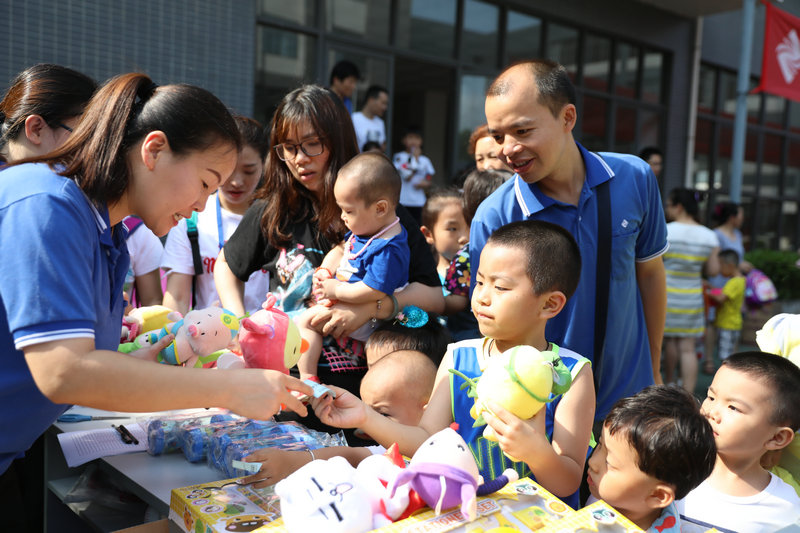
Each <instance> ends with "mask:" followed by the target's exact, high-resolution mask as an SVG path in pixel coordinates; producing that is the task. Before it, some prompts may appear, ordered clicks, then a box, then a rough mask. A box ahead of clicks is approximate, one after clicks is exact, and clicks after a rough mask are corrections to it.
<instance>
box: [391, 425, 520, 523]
mask: <svg viewBox="0 0 800 533" xmlns="http://www.w3.org/2000/svg"><path fill="white" fill-rule="evenodd" d="M457 427H458V425H457V424H452V425H451V427H449V428H445V429H443V430H441V431H439V432H437V433H434V434H433V435H431V436H430V437H428V439H427V440H426V441H425V442H423V443H422V444H421V445H420V447H419V448H418V449H417V451H416V453H414V456H413V457H412V458H411V462H410V463H409V465H408V467H407V468H405V469H404V470H402V471H401V472H400V473H399V474H398V475H397V477H396V478H395V479H394V481H393V482H392V483H391V484H390V489H389V491H390V495H392V496H394V494H395V491H396V490H397V488H398V487H400V486H402V485H404V484H409V486H410V487H411V488H412V489H413V490H414V491H416V492H417V494H419V496H420V497H421V498H422V500H423V501H424V502H425V503H426V504H428V506H429V507H430V508H432V509H433V510H435V511H436V514H439V513H440V512H441V511H442V509H447V508H450V507H454V506H456V505H459V504H460V506H461V514H463V515H464V516H466V517H468V518H469V519H470V520H475V518H476V517H477V514H478V509H477V495H479V494H488V493H490V492H494V491H496V490H499V489H500V488H502V487H503V486H504V485H506V484H507V483H509V482H512V481H516V480H517V479H519V476H518V475H517V473H516V472H515V471H514V470H510V469H509V470H506V471H505V472H503V474H502V475H501V476H499V477H498V478H497V479H496V480H492V481H490V482H489V483H487V484H483V478H482V477H481V475H480V474H479V473H478V465H477V464H476V463H475V458H474V457H473V456H472V452H471V451H470V449H469V447H468V446H467V443H466V442H464V439H463V438H462V437H461V435H459V434H458V433H457V432H456V430H455V429H454V428H457ZM479 485H480V487H479Z"/></svg>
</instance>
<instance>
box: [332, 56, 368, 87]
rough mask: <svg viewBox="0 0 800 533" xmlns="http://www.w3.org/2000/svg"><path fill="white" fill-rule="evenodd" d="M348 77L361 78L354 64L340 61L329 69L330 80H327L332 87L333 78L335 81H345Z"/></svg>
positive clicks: (343, 60) (344, 60)
mask: <svg viewBox="0 0 800 533" xmlns="http://www.w3.org/2000/svg"><path fill="white" fill-rule="evenodd" d="M350 77H355V78H356V79H358V78H360V77H361V73H360V72H359V71H358V67H357V66H356V64H355V63H353V62H352V61H348V60H346V59H342V60H341V61H339V62H338V63H336V64H335V65H334V66H333V68H332V69H331V79H330V80H329V84H330V85H333V80H334V78H335V79H337V80H346V79H347V78H350Z"/></svg>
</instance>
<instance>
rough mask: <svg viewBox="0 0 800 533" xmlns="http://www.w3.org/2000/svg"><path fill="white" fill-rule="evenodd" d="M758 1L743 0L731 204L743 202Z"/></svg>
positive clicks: (734, 124) (732, 158)
mask: <svg viewBox="0 0 800 533" xmlns="http://www.w3.org/2000/svg"><path fill="white" fill-rule="evenodd" d="M755 11H756V0H742V49H741V52H740V54H739V73H738V76H737V78H736V118H735V119H734V123H733V152H732V154H731V185H730V196H731V202H735V203H737V204H738V203H741V201H742V163H743V161H744V141H745V138H746V137H747V135H746V134H747V93H748V91H749V89H750V56H751V52H752V49H753V19H754V15H755Z"/></svg>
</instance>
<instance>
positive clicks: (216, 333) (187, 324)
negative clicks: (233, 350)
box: [119, 307, 239, 367]
mask: <svg viewBox="0 0 800 533" xmlns="http://www.w3.org/2000/svg"><path fill="white" fill-rule="evenodd" d="M238 329H239V319H238V318H236V316H235V315H234V314H233V313H231V312H230V311H227V310H225V309H222V308H221V307H209V308H207V309H195V310H193V311H189V312H188V313H186V316H185V317H183V318H182V319H180V320H178V321H177V322H175V323H172V324H167V325H166V326H164V327H163V328H161V330H160V331H149V332H147V333H143V334H141V335H139V336H138V337H136V339H135V340H134V341H133V342H129V343H123V344H121V345H120V346H119V351H120V352H123V353H130V352H132V351H135V350H138V349H141V348H144V347H145V346H148V345H152V344H155V343H156V342H158V340H159V339H161V338H162V337H164V336H165V335H169V334H170V333H172V334H173V335H175V339H174V340H173V341H172V342H171V343H170V344H169V346H167V347H166V348H164V349H163V350H161V351H160V352H159V353H158V356H157V358H156V359H157V361H158V362H159V363H166V364H170V365H185V366H189V367H193V366H198V367H202V366H211V365H212V363H214V362H215V361H216V359H217V357H219V356H220V354H222V353H224V352H223V351H222V350H223V349H224V348H226V347H228V345H230V344H231V341H232V340H233V338H234V337H235V336H236V333H237V332H238Z"/></svg>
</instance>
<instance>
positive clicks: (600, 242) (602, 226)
mask: <svg viewBox="0 0 800 533" xmlns="http://www.w3.org/2000/svg"><path fill="white" fill-rule="evenodd" d="M610 181H611V179H608V180H606V181H604V182H603V183H601V184H600V185H598V186H597V187H595V189H594V191H595V194H596V195H597V277H596V279H595V285H596V289H595V301H594V317H595V318H594V353H593V354H592V366H593V368H592V371H593V373H594V390H595V393H597V391H599V390H600V388H599V385H600V363H601V361H602V359H603V345H604V344H605V339H606V318H607V316H608V292H609V285H610V284H611V193H610V191H609V182H610Z"/></svg>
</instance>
